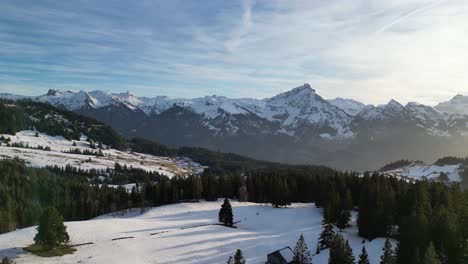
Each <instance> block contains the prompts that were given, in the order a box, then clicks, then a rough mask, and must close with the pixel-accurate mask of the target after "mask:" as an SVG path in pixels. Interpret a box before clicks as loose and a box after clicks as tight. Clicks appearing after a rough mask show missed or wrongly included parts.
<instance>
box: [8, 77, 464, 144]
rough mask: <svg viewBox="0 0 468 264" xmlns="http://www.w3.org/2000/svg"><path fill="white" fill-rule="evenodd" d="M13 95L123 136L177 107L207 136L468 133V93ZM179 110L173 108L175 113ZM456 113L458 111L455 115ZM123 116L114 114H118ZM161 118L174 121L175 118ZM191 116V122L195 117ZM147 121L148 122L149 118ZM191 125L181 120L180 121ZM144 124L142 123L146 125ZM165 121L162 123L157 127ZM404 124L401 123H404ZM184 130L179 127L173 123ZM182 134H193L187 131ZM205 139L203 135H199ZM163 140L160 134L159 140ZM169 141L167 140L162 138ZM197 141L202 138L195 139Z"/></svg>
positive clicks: (304, 89) (306, 89) (307, 90)
mask: <svg viewBox="0 0 468 264" xmlns="http://www.w3.org/2000/svg"><path fill="white" fill-rule="evenodd" d="M0 97H3V98H9V99H13V100H16V99H21V98H28V99H31V100H37V101H41V102H48V103H50V104H53V105H55V106H59V107H64V108H67V109H69V110H73V111H75V112H78V113H80V114H83V115H87V116H90V117H93V118H96V119H98V120H99V121H101V122H104V123H107V124H110V125H111V126H113V127H115V128H116V129H118V130H119V131H120V132H122V133H125V134H132V136H135V134H134V133H135V131H137V134H136V135H138V133H141V131H142V130H145V129H146V127H152V125H151V122H152V121H151V120H149V119H148V118H150V117H154V116H159V115H163V114H164V113H168V112H171V111H170V110H173V109H175V107H179V108H182V109H184V110H187V111H189V112H190V113H194V114H195V115H196V118H194V117H193V116H189V115H187V116H189V117H191V118H193V120H197V121H196V122H192V123H191V126H190V127H186V129H187V130H188V131H194V130H197V129H198V128H200V127H202V128H204V129H206V131H205V132H204V133H205V134H207V135H206V137H208V138H209V137H212V136H213V135H216V136H220V137H223V136H227V135H236V136H238V135H245V134H250V135H254V134H257V135H280V136H283V135H288V136H291V137H294V140H298V141H300V140H301V139H303V140H306V139H310V138H317V139H327V140H330V139H352V138H355V136H356V135H358V134H359V133H360V130H359V128H360V127H364V128H369V129H368V131H370V130H374V131H377V130H378V131H385V130H387V129H389V127H387V125H388V123H386V122H387V121H388V122H393V123H397V124H398V125H399V126H400V127H402V126H404V127H408V126H412V127H419V128H422V129H423V131H425V133H426V134H428V135H431V136H443V137H446V136H452V135H462V136H466V135H468V127H467V124H468V115H462V114H467V113H468V110H466V109H468V107H466V106H468V97H464V96H461V95H458V96H456V97H454V98H453V99H452V100H451V101H449V102H446V103H441V104H439V105H438V106H437V107H436V108H433V107H430V106H426V105H422V104H418V103H414V102H412V103H408V104H407V105H405V106H404V105H402V104H400V103H399V102H397V101H395V100H391V101H389V102H388V103H387V104H384V105H380V106H373V105H367V106H365V105H364V104H362V103H360V102H357V101H354V100H350V99H343V98H336V99H333V100H328V101H327V100H324V99H323V98H322V97H320V95H318V94H317V93H316V91H315V90H314V89H312V88H311V86H310V85H309V84H304V85H302V86H299V87H296V88H294V89H292V90H290V91H287V92H284V93H281V94H278V95H276V96H273V97H271V98H266V99H262V100H258V99H252V98H241V99H231V98H226V97H223V96H215V95H213V96H205V97H200V98H193V99H181V98H176V99H171V98H168V97H165V96H157V97H154V98H148V97H137V96H135V95H134V94H132V93H130V92H126V93H114V94H113V93H107V92H103V91H90V92H85V91H79V92H71V91H58V90H50V91H49V92H48V93H47V94H45V95H41V96H36V97H25V96H16V95H10V94H0ZM179 112H180V111H173V112H172V113H173V114H174V115H177V113H179ZM454 113H455V114H454ZM117 115H118V116H119V117H121V118H115V116H117ZM170 115H171V114H168V115H167V116H165V117H163V118H162V120H166V121H167V120H174V119H177V116H170ZM193 120H192V121H193ZM146 121H148V122H146ZM187 123H190V121H189V120H183V122H180V124H187ZM142 124H143V126H142ZM161 125H167V122H166V123H158V126H161ZM401 125H402V126H401ZM174 127H177V128H178V129H180V127H178V126H176V125H174ZM182 136H184V137H187V138H188V137H192V136H193V135H192V133H191V132H188V133H187V135H182ZM198 137H199V138H201V141H203V140H204V139H205V138H204V137H203V136H201V135H199V136H198ZM158 139H159V138H158ZM163 143H165V142H163ZM194 143H195V144H196V143H198V142H194Z"/></svg>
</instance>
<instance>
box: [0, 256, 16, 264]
mask: <svg viewBox="0 0 468 264" xmlns="http://www.w3.org/2000/svg"><path fill="white" fill-rule="evenodd" d="M0 263H1V264H14V262H13V261H11V260H10V259H9V258H7V257H4V258H3V259H2V262H0Z"/></svg>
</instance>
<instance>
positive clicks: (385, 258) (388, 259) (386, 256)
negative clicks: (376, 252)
mask: <svg viewBox="0 0 468 264" xmlns="http://www.w3.org/2000/svg"><path fill="white" fill-rule="evenodd" d="M382 250H383V253H382V255H381V256H380V264H395V263H396V256H395V253H394V251H393V249H392V243H390V239H388V238H387V239H386V240H385V244H384V247H383V249H382Z"/></svg>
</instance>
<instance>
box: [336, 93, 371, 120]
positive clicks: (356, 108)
mask: <svg viewBox="0 0 468 264" xmlns="http://www.w3.org/2000/svg"><path fill="white" fill-rule="evenodd" d="M327 101H328V102H329V103H330V104H332V105H334V106H336V107H338V108H340V109H342V110H343V111H345V112H346V113H348V114H349V115H352V116H355V115H357V114H359V112H361V111H362V109H364V107H366V105H365V104H363V103H361V102H358V101H356V100H352V99H344V98H341V97H338V98H335V99H331V100H327Z"/></svg>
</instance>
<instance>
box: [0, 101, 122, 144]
mask: <svg viewBox="0 0 468 264" xmlns="http://www.w3.org/2000/svg"><path fill="white" fill-rule="evenodd" d="M27 129H36V130H38V131H40V132H43V133H47V134H48V135H51V136H63V137H64V138H66V139H69V140H73V139H74V140H79V139H80V136H81V135H82V134H83V135H86V136H88V137H89V138H90V139H91V140H93V141H95V142H101V143H102V144H105V145H108V146H111V147H113V148H117V149H118V148H121V147H122V146H123V144H124V142H125V141H124V140H123V139H122V138H121V137H120V136H119V135H118V134H117V132H115V131H114V130H113V129H112V128H110V127H109V126H107V125H104V124H102V123H100V122H98V121H95V120H93V119H91V118H88V117H84V116H81V115H78V114H75V113H73V112H71V111H67V110H62V109H59V108H56V107H54V106H51V105H50V104H46V103H40V102H33V101H29V100H19V101H9V100H3V99H0V134H12V135H14V134H15V133H16V132H19V131H22V130H27Z"/></svg>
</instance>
